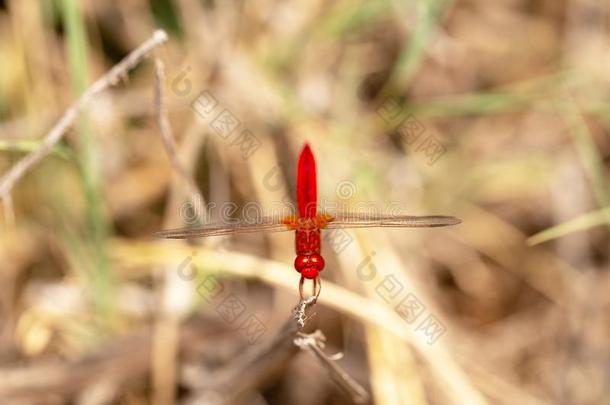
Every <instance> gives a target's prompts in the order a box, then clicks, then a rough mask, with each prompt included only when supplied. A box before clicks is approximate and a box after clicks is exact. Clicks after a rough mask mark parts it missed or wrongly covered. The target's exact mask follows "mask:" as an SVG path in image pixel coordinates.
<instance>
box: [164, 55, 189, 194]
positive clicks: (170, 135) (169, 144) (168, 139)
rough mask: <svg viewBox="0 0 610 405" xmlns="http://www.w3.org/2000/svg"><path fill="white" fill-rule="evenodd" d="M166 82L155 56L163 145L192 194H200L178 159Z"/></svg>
mask: <svg viewBox="0 0 610 405" xmlns="http://www.w3.org/2000/svg"><path fill="white" fill-rule="evenodd" d="M164 83H165V65H164V64H163V61H162V60H161V59H159V58H155V110H156V115H157V123H158V124H159V130H160V132H161V140H162V141H163V146H164V147H165V151H166V152H167V156H168V157H169V160H170V163H171V164H172V166H173V167H174V169H175V170H176V172H178V174H179V175H180V177H182V179H183V180H184V181H185V182H186V184H187V185H188V187H189V189H190V190H189V191H190V192H191V195H192V196H200V193H199V188H198V187H197V185H196V184H195V182H194V181H193V179H192V177H191V176H190V175H189V173H188V171H187V170H186V169H185V168H184V166H183V165H182V164H181V163H180V159H178V153H177V152H176V142H175V139H174V132H173V131H172V127H171V125H170V123H169V118H168V115H167V109H166V108H165V92H164V90H163V89H164Z"/></svg>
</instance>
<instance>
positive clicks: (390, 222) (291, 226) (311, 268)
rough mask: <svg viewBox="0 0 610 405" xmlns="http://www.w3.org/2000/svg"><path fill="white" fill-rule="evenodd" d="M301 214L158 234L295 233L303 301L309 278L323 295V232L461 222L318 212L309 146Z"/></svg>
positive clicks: (300, 177)
mask: <svg viewBox="0 0 610 405" xmlns="http://www.w3.org/2000/svg"><path fill="white" fill-rule="evenodd" d="M296 191H297V206H298V215H290V216H287V217H283V218H282V217H263V218H261V219H260V220H258V221H241V222H237V223H232V224H230V225H229V224H207V225H204V226H201V227H197V228H180V229H169V230H164V231H160V232H157V233H155V235H156V236H157V237H161V238H168V239H192V238H202V237H207V236H220V235H232V234H237V233H253V232H279V231H295V242H296V243H295V247H296V259H295V261H294V268H295V269H296V271H297V272H299V273H300V274H301V280H300V283H299V292H300V295H301V298H302V299H303V283H304V281H305V279H309V280H313V283H314V286H313V292H314V297H317V296H318V295H319V294H320V288H321V284H320V281H319V275H320V272H321V271H322V270H324V259H323V258H322V255H321V247H322V246H321V235H320V234H321V232H320V231H321V230H322V229H339V228H369V227H397V228H398V227H405V228H429V227H439V226H450V225H457V224H459V223H460V222H462V221H461V220H460V219H458V218H455V217H450V216H443V215H435V216H392V215H371V214H369V213H353V212H338V213H332V214H329V213H318V211H317V199H318V189H317V177H316V161H315V158H314V155H313V153H312V151H311V148H310V147H309V145H308V144H305V146H304V147H303V150H302V151H301V154H300V155H299V161H298V164H297V187H296Z"/></svg>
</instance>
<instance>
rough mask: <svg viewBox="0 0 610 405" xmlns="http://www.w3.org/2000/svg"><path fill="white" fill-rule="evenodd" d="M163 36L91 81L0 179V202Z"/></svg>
mask: <svg viewBox="0 0 610 405" xmlns="http://www.w3.org/2000/svg"><path fill="white" fill-rule="evenodd" d="M167 39H168V37H167V34H166V33H165V31H163V30H157V31H155V33H154V34H153V36H152V37H151V38H149V39H148V40H147V41H146V42H144V43H143V44H142V45H140V46H139V47H138V48H136V49H135V50H134V51H133V52H131V53H130V54H129V55H127V56H126V57H125V58H124V59H123V60H122V61H120V62H119V63H118V64H116V65H115V66H114V67H113V68H112V69H110V70H109V71H108V72H107V73H106V74H105V75H104V76H102V77H101V78H99V79H98V80H97V81H95V82H94V83H93V84H92V85H91V86H90V87H89V88H88V89H87V90H86V91H85V92H84V93H83V95H82V96H81V97H80V98H79V99H78V100H76V102H75V103H74V104H72V105H71V106H70V108H68V110H66V112H65V113H64V115H63V116H62V117H61V118H60V119H59V121H57V123H56V124H55V126H54V127H53V128H52V129H51V130H50V131H49V132H48V133H47V134H46V135H45V137H44V139H43V141H42V143H41V145H40V147H39V148H38V149H36V150H35V151H33V152H31V153H29V154H28V155H26V156H25V157H24V158H23V159H21V160H20V161H19V162H17V163H16V164H15V165H14V166H13V167H12V168H11V169H10V170H9V171H8V172H7V173H6V174H5V175H4V176H3V177H2V178H1V179H0V199H4V198H6V196H7V195H8V193H9V192H10V191H11V189H12V188H13V186H14V185H15V183H16V182H17V181H18V180H19V179H20V178H21V177H22V176H23V175H24V174H25V173H26V172H27V171H28V170H30V169H31V168H32V166H34V165H35V164H36V163H38V162H39V161H40V160H41V159H42V158H44V157H45V156H46V155H48V154H49V152H50V151H51V148H52V147H53V146H54V145H55V144H56V143H57V142H59V140H61V138H63V136H64V135H65V134H66V132H67V130H68V129H69V128H70V126H71V125H72V124H73V123H74V121H75V119H76V117H78V115H79V114H80V113H81V112H82V111H83V110H84V109H85V107H87V105H88V104H89V103H90V102H91V101H93V100H94V99H95V98H96V97H97V96H98V95H99V94H100V93H102V92H103V91H104V90H106V89H107V88H108V87H111V86H115V85H116V84H117V83H119V81H120V80H121V79H122V78H123V77H125V76H126V75H127V73H128V72H129V71H130V70H131V69H133V68H134V67H135V66H136V65H138V64H139V63H140V62H141V61H142V59H144V58H145V57H146V56H147V55H148V54H149V53H150V52H151V51H152V50H153V49H155V48H156V47H158V46H159V45H161V44H163V43H165V42H167Z"/></svg>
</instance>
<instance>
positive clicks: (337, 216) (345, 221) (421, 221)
mask: <svg viewBox="0 0 610 405" xmlns="http://www.w3.org/2000/svg"><path fill="white" fill-rule="evenodd" d="M329 215H330V216H331V217H332V219H331V220H330V222H329V223H328V225H327V226H326V228H327V229H337V228H372V227H381V228H384V227H387V228H392V227H395V228H433V227H439V226H451V225H457V224H459V223H461V222H462V220H461V219H459V218H456V217H450V216H446V215H429V216H412V215H377V214H369V213H355V212H336V213H333V214H329Z"/></svg>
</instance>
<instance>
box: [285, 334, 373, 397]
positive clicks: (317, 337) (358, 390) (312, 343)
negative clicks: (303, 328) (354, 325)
mask: <svg viewBox="0 0 610 405" xmlns="http://www.w3.org/2000/svg"><path fill="white" fill-rule="evenodd" d="M325 343H326V336H324V334H323V333H322V332H321V331H320V330H317V331H315V332H314V333H310V334H306V333H302V332H299V333H297V338H296V339H294V344H295V345H297V346H298V347H300V348H301V349H303V350H309V352H310V353H312V354H313V355H314V356H315V358H316V359H317V360H318V361H319V362H320V364H321V365H322V366H323V367H324V368H326V369H327V370H328V372H329V374H330V377H331V378H332V379H333V381H335V382H336V383H337V385H339V387H341V388H342V389H343V390H344V391H345V392H346V393H347V394H348V395H349V396H350V398H351V399H352V401H353V402H354V403H356V404H365V403H367V402H369V401H370V395H369V393H368V392H367V391H366V390H365V389H364V388H363V387H362V386H361V385H360V384H358V382H356V380H354V379H353V378H352V377H350V375H349V374H347V372H346V371H344V370H343V369H342V368H341V367H339V366H338V365H337V363H336V360H338V359H339V358H341V357H342V356H341V355H334V356H329V355H327V354H326V353H324V351H323V349H324V347H325Z"/></svg>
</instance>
